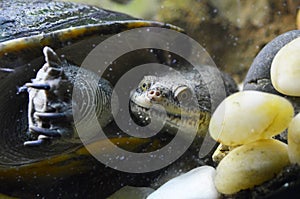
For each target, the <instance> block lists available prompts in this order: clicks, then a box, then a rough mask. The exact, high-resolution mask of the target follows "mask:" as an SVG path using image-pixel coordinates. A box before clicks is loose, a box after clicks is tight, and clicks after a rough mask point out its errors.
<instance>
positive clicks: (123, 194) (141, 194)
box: [107, 186, 154, 199]
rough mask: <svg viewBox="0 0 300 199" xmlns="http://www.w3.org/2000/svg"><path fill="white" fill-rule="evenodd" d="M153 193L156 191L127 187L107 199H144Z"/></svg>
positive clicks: (146, 188)
mask: <svg viewBox="0 0 300 199" xmlns="http://www.w3.org/2000/svg"><path fill="white" fill-rule="evenodd" d="M153 191H154V189H152V188H149V187H131V186H125V187H123V188H121V189H120V190H118V191H116V192H115V193H114V194H113V195H111V196H109V197H108V198H107V199H144V198H146V197H147V196H148V195H149V194H150V193H152V192H153Z"/></svg>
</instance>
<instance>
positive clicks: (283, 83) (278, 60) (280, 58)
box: [271, 38, 300, 96]
mask: <svg viewBox="0 0 300 199" xmlns="http://www.w3.org/2000/svg"><path fill="white" fill-rule="evenodd" d="M299 52H300V38H297V39H294V40H292V41H291V42H290V43H288V44H287V45H285V46H284V47H282V48H281V49H280V50H279V51H278V53H277V54H276V55H275V57H274V59H273V61H272V65H271V81H272V84H273V86H274V88H275V89H276V90H277V91H278V92H280V93H283V94H285V95H290V96H300V56H299Z"/></svg>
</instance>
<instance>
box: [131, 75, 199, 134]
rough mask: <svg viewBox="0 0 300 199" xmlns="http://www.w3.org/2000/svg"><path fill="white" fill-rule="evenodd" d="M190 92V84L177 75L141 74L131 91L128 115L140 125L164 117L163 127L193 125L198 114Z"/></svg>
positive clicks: (191, 88)
mask: <svg viewBox="0 0 300 199" xmlns="http://www.w3.org/2000/svg"><path fill="white" fill-rule="evenodd" d="M194 92H195V91H194V88H193V85H192V84H190V83H189V82H188V81H186V80H185V79H182V78H180V77H179V76H177V75H171V74H166V75H164V76H161V77H158V76H145V77H144V78H143V79H142V81H141V82H140V83H139V86H138V87H137V88H136V89H135V90H134V91H133V92H132V94H131V98H130V111H131V115H132V117H133V119H134V121H135V122H136V123H138V124H141V125H147V124H149V123H150V122H151V118H153V117H155V118H156V119H157V118H161V119H163V118H165V122H166V124H167V126H170V127H175V128H179V127H180V125H182V124H187V125H194V124H193V123H194V122H193V121H195V120H196V121H197V119H195V118H196V117H197V114H198V113H199V110H197V109H198V108H199V107H198V101H197V98H196V96H195V93H194ZM164 115H166V117H165V116H164ZM194 117H195V118H194Z"/></svg>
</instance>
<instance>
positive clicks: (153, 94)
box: [147, 89, 162, 101]
mask: <svg viewBox="0 0 300 199" xmlns="http://www.w3.org/2000/svg"><path fill="white" fill-rule="evenodd" d="M147 97H148V98H149V99H150V100H153V101H160V100H161V97H162V94H161V91H159V90H156V89H151V90H149V91H148V92H147Z"/></svg>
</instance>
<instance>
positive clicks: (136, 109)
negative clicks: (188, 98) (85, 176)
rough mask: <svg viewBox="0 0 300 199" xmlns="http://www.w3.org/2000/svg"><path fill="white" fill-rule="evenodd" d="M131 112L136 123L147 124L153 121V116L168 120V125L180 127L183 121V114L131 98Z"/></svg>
mask: <svg viewBox="0 0 300 199" xmlns="http://www.w3.org/2000/svg"><path fill="white" fill-rule="evenodd" d="M130 114H131V117H132V119H133V121H134V122H135V123H137V124H138V125H141V126H146V125H148V124H150V123H151V121H152V118H155V119H156V120H162V121H165V122H166V125H167V126H170V127H174V128H179V127H180V124H181V123H182V122H183V118H182V116H181V114H173V113H170V112H168V111H166V109H164V110H161V109H160V108H156V107H155V106H146V107H145V106H143V105H142V104H140V103H138V102H136V101H133V100H130Z"/></svg>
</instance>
